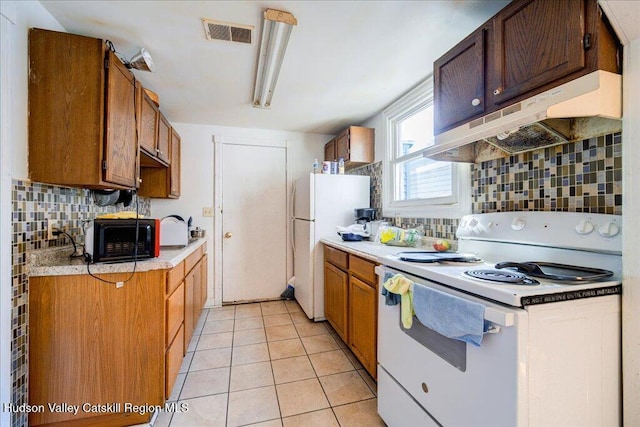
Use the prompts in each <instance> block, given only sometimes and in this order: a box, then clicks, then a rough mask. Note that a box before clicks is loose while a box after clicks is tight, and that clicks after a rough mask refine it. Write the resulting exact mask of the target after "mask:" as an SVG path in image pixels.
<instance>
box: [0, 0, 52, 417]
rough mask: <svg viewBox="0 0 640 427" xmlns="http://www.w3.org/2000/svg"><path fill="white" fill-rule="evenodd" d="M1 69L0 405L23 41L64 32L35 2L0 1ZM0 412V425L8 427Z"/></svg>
mask: <svg viewBox="0 0 640 427" xmlns="http://www.w3.org/2000/svg"><path fill="white" fill-rule="evenodd" d="M0 5H1V7H2V9H1V14H2V16H1V17H0V19H1V21H2V22H1V26H2V37H1V40H0V42H1V49H2V64H1V67H0V70H1V74H2V82H1V84H0V93H1V99H2V104H1V113H0V129H1V132H0V405H1V404H3V403H8V402H10V400H11V381H10V380H11V180H12V178H18V179H21V178H26V177H27V82H28V80H27V70H28V62H27V61H28V51H27V35H28V30H29V28H31V27H40V28H47V29H52V30H58V31H64V28H62V26H61V25H60V24H59V23H58V22H57V21H56V20H55V19H54V18H53V17H52V16H51V15H50V14H49V12H47V11H46V10H45V9H44V8H43V7H42V5H41V4H40V3H39V2H35V1H4V0H3V1H2V2H0ZM10 423H11V421H10V413H9V412H7V411H0V425H3V426H4V425H10Z"/></svg>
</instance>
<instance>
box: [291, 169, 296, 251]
mask: <svg viewBox="0 0 640 427" xmlns="http://www.w3.org/2000/svg"><path fill="white" fill-rule="evenodd" d="M291 212H292V213H293V215H292V216H291V233H290V238H291V248H292V249H293V255H294V256H295V255H296V184H295V182H294V183H293V189H292V190H291Z"/></svg>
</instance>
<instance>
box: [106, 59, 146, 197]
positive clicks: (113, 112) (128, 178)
mask: <svg viewBox="0 0 640 427" xmlns="http://www.w3.org/2000/svg"><path fill="white" fill-rule="evenodd" d="M107 55H108V57H109V61H108V63H109V68H108V70H107V91H106V98H107V102H106V116H105V122H106V126H105V140H104V151H103V159H104V162H103V171H104V180H105V181H107V182H112V183H114V184H120V185H125V186H129V187H135V186H136V184H137V175H138V146H137V144H136V119H135V117H136V116H135V96H136V89H135V86H134V81H133V75H132V74H131V72H130V71H129V70H127V68H126V67H125V66H124V65H123V64H122V62H120V60H119V59H118V58H117V57H116V56H115V54H114V53H113V52H112V51H108V52H107Z"/></svg>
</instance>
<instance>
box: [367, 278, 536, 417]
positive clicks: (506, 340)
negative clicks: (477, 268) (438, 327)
mask: <svg viewBox="0 0 640 427" xmlns="http://www.w3.org/2000/svg"><path fill="white" fill-rule="evenodd" d="M385 272H391V273H394V274H395V273H401V274H404V275H405V276H406V277H407V278H408V279H410V280H412V281H413V282H415V283H419V284H421V285H423V286H428V287H431V288H435V289H437V290H439V291H442V292H447V293H449V294H451V295H454V296H457V297H459V298H463V299H467V300H470V301H473V302H477V303H481V304H483V305H485V307H486V308H485V320H489V321H490V322H491V324H492V328H491V329H490V330H491V332H493V333H487V334H485V335H484V337H483V339H482V345H481V346H480V347H476V346H474V345H470V344H467V343H465V342H463V341H458V340H453V339H450V338H447V337H444V336H443V335H440V334H438V333H437V332H434V331H432V330H431V329H429V328H427V327H425V326H424V325H422V324H421V323H420V322H419V320H418V319H417V318H416V317H415V316H414V318H413V326H412V327H411V328H410V329H409V330H405V329H404V328H403V327H402V323H401V320H400V305H395V306H388V305H385V298H384V297H383V296H380V297H379V298H378V301H379V303H378V304H379V305H378V364H379V366H378V369H379V370H380V371H383V372H382V375H385V374H388V375H390V376H391V377H392V378H393V379H394V380H395V382H396V383H397V384H398V385H399V386H400V388H401V389H403V391H405V392H406V394H405V395H404V396H402V395H400V396H398V392H397V390H395V391H393V392H391V390H386V389H385V388H384V387H385V386H384V383H381V384H379V400H381V399H385V398H393V399H398V400H400V399H405V400H406V401H408V399H411V397H412V398H413V399H412V400H415V402H417V403H418V404H419V405H420V406H421V408H422V409H423V410H424V411H425V412H427V413H428V415H429V416H430V417H431V418H432V419H433V420H434V421H436V422H437V423H439V424H441V425H444V426H456V427H458V426H489V425H490V426H493V427H497V426H509V427H513V426H523V425H526V419H527V402H526V390H527V377H526V375H525V373H526V372H527V348H526V342H527V331H528V318H527V312H526V311H525V310H523V309H518V308H514V307H506V306H503V305H500V304H497V303H493V302H491V301H488V300H484V299H481V298H477V297H474V296H471V295H468V294H465V293H462V292H458V291H455V290H452V289H450V288H448V287H446V286H442V285H440V284H437V283H434V282H431V281H428V280H425V279H421V278H418V277H415V276H412V275H410V274H405V273H403V272H400V271H396V270H393V269H390V268H387V267H384V268H381V267H378V270H377V273H378V275H379V277H380V288H379V289H382V280H383V279H382V278H383V277H384V273H385ZM378 375H379V376H381V374H380V373H379V374H378ZM392 395H393V397H391V396H392ZM409 396H410V397H409ZM393 407H398V408H399V407H402V405H400V404H398V405H380V404H379V412H380V415H381V416H382V418H383V419H385V420H387V422H388V423H390V424H391V425H393V422H392V420H394V419H395V420H397V419H398V418H397V417H398V414H393ZM383 412H386V413H383ZM400 416H401V414H400Z"/></svg>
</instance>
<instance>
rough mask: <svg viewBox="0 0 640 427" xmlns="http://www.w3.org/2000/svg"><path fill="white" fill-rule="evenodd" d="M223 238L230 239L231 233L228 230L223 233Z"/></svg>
mask: <svg viewBox="0 0 640 427" xmlns="http://www.w3.org/2000/svg"><path fill="white" fill-rule="evenodd" d="M224 238H225V239H230V238H231V233H230V232H228V231H227V232H226V233H224Z"/></svg>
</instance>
